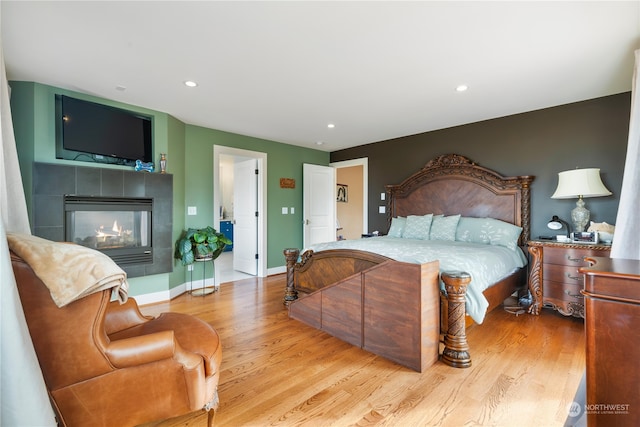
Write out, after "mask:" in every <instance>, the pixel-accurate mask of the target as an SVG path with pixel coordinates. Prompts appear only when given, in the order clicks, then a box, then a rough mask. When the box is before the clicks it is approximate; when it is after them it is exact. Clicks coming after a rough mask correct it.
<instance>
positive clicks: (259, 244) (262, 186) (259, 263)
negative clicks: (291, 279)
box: [213, 145, 267, 283]
mask: <svg viewBox="0 0 640 427" xmlns="http://www.w3.org/2000/svg"><path fill="white" fill-rule="evenodd" d="M249 160H253V161H255V163H254V164H255V170H256V171H257V174H256V180H255V182H256V184H255V186H256V188H255V192H256V193H255V194H256V203H255V205H253V206H255V208H257V210H256V211H255V212H257V224H256V225H255V227H254V228H255V230H256V231H255V236H253V235H249V236H247V235H246V233H243V237H242V238H243V241H237V240H236V239H235V236H234V239H232V240H234V244H233V249H232V250H231V251H228V252H224V253H223V254H222V255H221V256H220V257H219V262H218V260H216V262H217V263H216V283H224V282H228V281H231V280H238V279H239V278H245V277H253V276H252V275H248V274H246V273H244V272H239V271H237V270H236V269H235V268H234V267H233V265H234V264H237V262H236V261H237V260H234V252H236V251H239V250H240V249H246V248H243V247H242V246H240V247H239V246H238V245H244V244H245V243H243V242H244V241H245V239H247V238H249V239H251V238H253V242H254V243H251V244H255V251H256V257H257V259H256V268H255V271H256V272H257V274H256V276H258V277H266V275H267V268H266V267H267V259H266V257H267V255H266V254H267V249H266V248H267V239H266V224H267V214H266V212H267V209H266V202H267V188H266V170H267V154H266V153H262V152H258V151H249V150H242V149H238V148H232V147H226V146H222V145H214V146H213V205H214V206H213V207H214V209H213V214H214V218H213V222H214V227H216V229H217V230H220V229H221V221H230V222H231V223H233V221H234V219H235V218H236V217H238V216H240V215H245V216H246V214H247V213H246V212H234V209H235V208H236V207H235V206H234V205H233V202H229V200H233V197H228V195H229V194H230V192H231V194H232V193H233V191H234V190H233V188H234V184H233V181H234V179H231V180H225V176H228V175H229V174H233V172H232V171H233V170H234V169H235V167H234V165H235V164H238V163H242V162H245V163H246V162H247V161H249ZM230 203H231V205H230ZM242 205H243V204H239V206H240V207H241V208H242ZM255 208H254V207H252V208H251V209H255ZM250 215H252V216H255V215H256V214H255V213H254V212H251V213H250ZM234 234H235V233H234Z"/></svg>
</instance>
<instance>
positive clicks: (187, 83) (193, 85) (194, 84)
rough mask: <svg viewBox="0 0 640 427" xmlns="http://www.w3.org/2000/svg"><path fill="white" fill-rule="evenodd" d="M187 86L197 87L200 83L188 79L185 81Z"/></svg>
mask: <svg viewBox="0 0 640 427" xmlns="http://www.w3.org/2000/svg"><path fill="white" fill-rule="evenodd" d="M184 84H185V86H189V87H196V86H198V83H196V82H194V81H193V80H187V81H186V82H184Z"/></svg>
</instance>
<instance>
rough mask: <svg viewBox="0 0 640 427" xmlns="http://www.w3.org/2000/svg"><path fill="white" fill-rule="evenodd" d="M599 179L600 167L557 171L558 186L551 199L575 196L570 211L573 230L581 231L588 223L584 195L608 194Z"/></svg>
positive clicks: (598, 195)
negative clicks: (575, 200) (576, 199)
mask: <svg viewBox="0 0 640 427" xmlns="http://www.w3.org/2000/svg"><path fill="white" fill-rule="evenodd" d="M609 195H611V191H609V190H608V189H607V187H605V186H604V184H603V183H602V179H600V169H598V168H589V169H574V170H570V171H564V172H559V173H558V188H556V191H555V193H553V195H552V196H551V198H552V199H572V198H575V197H577V198H578V201H577V202H576V207H575V208H574V209H573V210H572V211H571V221H572V222H573V231H574V232H583V231H584V229H585V227H586V225H587V224H588V223H589V210H587V208H585V207H584V200H583V198H584V197H601V196H609Z"/></svg>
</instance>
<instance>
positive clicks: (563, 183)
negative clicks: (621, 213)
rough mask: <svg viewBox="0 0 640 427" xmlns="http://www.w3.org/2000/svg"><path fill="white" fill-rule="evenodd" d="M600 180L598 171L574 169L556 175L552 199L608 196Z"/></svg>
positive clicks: (594, 169)
mask: <svg viewBox="0 0 640 427" xmlns="http://www.w3.org/2000/svg"><path fill="white" fill-rule="evenodd" d="M609 195H611V191H609V190H607V187H605V186H604V184H603V183H602V180H601V179H600V169H598V168H591V169H574V170H570V171H565V172H560V173H558V188H556V191H555V193H553V196H551V198H552V199H572V198H575V197H600V196H609Z"/></svg>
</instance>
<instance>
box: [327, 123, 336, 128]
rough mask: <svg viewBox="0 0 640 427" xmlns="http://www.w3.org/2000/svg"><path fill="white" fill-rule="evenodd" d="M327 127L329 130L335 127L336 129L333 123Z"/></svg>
mask: <svg viewBox="0 0 640 427" xmlns="http://www.w3.org/2000/svg"><path fill="white" fill-rule="evenodd" d="M327 127H328V128H329V129H333V128H334V127H336V125H334V124H333V123H329V124H328V125H327Z"/></svg>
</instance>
